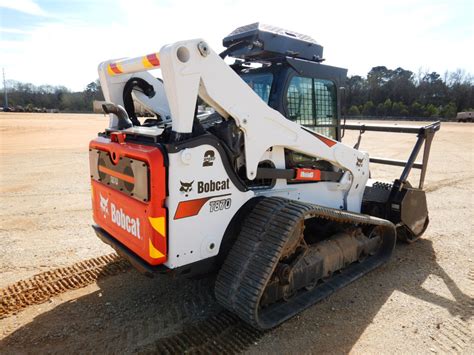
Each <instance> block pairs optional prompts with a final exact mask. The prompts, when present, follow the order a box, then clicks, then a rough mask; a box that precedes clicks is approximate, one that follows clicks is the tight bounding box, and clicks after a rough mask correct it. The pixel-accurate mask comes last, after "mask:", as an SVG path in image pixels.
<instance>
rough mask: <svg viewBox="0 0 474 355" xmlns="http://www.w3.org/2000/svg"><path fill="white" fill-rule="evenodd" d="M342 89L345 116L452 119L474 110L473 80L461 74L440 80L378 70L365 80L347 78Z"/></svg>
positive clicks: (422, 73) (421, 73)
mask: <svg viewBox="0 0 474 355" xmlns="http://www.w3.org/2000/svg"><path fill="white" fill-rule="evenodd" d="M345 88H346V89H345V98H344V100H343V101H344V107H343V109H344V112H345V113H346V114H347V115H348V116H376V117H387V116H391V117H444V118H452V117H455V116H456V113H457V112H461V111H472V110H473V108H474V78H473V76H472V75H470V74H466V73H465V72H464V71H463V70H457V71H455V72H446V73H444V75H443V76H441V75H440V74H438V73H436V72H426V71H421V70H420V71H419V72H418V73H416V74H415V73H413V72H411V71H409V70H405V69H403V68H397V69H395V70H392V69H388V68H387V67H384V66H378V67H373V68H372V69H371V70H370V71H369V73H368V74H367V77H366V78H364V77H361V76H359V75H354V76H351V77H349V78H348V79H347V82H346V86H345Z"/></svg>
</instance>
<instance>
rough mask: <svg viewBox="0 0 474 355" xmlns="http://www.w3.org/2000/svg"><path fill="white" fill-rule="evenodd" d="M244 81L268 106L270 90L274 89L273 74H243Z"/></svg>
mask: <svg viewBox="0 0 474 355" xmlns="http://www.w3.org/2000/svg"><path fill="white" fill-rule="evenodd" d="M241 77H242V79H244V81H245V82H246V83H247V84H248V85H249V86H250V87H251V88H252V89H253V91H255V93H256V94H257V95H258V96H260V98H261V99H262V100H263V101H265V102H266V103H267V104H268V99H269V98H270V90H271V88H272V82H273V74H271V73H249V74H243V75H242V76H241Z"/></svg>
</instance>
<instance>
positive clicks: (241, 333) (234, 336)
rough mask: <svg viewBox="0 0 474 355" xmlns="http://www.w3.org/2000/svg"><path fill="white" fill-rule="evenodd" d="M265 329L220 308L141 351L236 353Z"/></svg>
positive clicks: (151, 352)
mask: <svg viewBox="0 0 474 355" xmlns="http://www.w3.org/2000/svg"><path fill="white" fill-rule="evenodd" d="M263 334H264V332H262V331H259V330H256V329H254V328H252V327H251V326H250V325H248V324H246V323H244V322H243V321H242V320H240V319H239V318H238V317H237V316H236V315H234V314H232V313H230V312H228V311H221V312H220V313H218V314H217V315H215V316H212V317H210V318H208V319H206V320H205V321H203V322H200V323H198V324H195V325H192V326H186V327H185V328H184V329H183V331H182V332H180V333H179V334H176V335H173V336H170V337H167V338H163V339H159V340H158V341H156V342H155V343H154V344H150V345H149V346H147V347H146V348H142V349H139V350H138V352H139V353H141V354H213V353H215V354H238V353H241V352H243V351H244V350H246V349H247V348H248V347H249V346H250V345H253V344H254V343H255V342H256V341H258V340H259V339H260V338H261V337H262V336H263Z"/></svg>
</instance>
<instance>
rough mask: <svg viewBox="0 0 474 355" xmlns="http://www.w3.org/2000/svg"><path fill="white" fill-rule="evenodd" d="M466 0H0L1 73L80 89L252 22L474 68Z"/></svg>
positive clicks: (347, 52) (362, 54)
mask: <svg viewBox="0 0 474 355" xmlns="http://www.w3.org/2000/svg"><path fill="white" fill-rule="evenodd" d="M473 14H474V1H473V0H450V1H448V0H378V1H377V0H375V1H372V0H357V1H354V0H352V1H351V0H349V1H345V0H338V1H328V0H327V1H318V0H306V1H301V0H291V1H290V0H285V1H282V0H272V1H264V0H260V1H259V0H253V1H249V0H245V1H243V0H236V1H230V0H215V1H211V0H200V1H192V0H181V1H179V0H176V1H171V0H155V1H153V0H114V1H109V0H105V1H99V0H95V1H94V0H69V1H68V0H62V1H59V0H0V67H3V68H5V72H6V76H7V80H8V79H10V80H17V81H22V82H30V83H33V84H35V85H41V84H50V85H64V86H66V87H68V88H70V89H72V90H83V89H84V88H85V86H86V85H87V84H88V83H90V82H91V81H94V80H95V79H97V78H98V74H97V66H98V64H99V63H100V62H102V61H104V60H108V59H114V58H123V57H137V56H141V55H145V54H148V53H153V52H156V51H159V49H160V48H161V47H162V46H163V45H165V44H167V43H172V42H176V41H180V40H185V39H191V38H204V39H205V40H206V41H207V42H208V43H209V44H210V46H211V47H212V48H213V49H214V50H215V51H216V52H220V51H221V50H222V49H223V47H222V38H223V37H225V36H226V35H227V34H229V33H230V32H232V31H233V30H234V29H235V28H237V27H240V26H243V25H247V24H250V23H253V22H261V23H265V24H270V25H274V26H278V27H282V28H285V29H288V30H292V31H296V32H300V33H303V34H307V35H310V36H311V37H313V38H314V39H316V41H317V42H318V43H319V44H321V45H322V46H323V47H324V58H325V59H326V62H325V64H329V65H334V66H339V67H344V68H348V69H349V75H362V76H365V75H366V74H367V72H368V71H369V70H370V69H371V68H372V67H374V66H379V65H385V66H387V67H388V68H391V69H395V68H397V67H403V68H404V69H408V70H411V71H413V72H418V71H419V70H420V68H421V69H423V70H426V71H437V72H438V73H440V74H442V73H444V72H445V71H447V70H449V71H454V70H457V69H463V70H465V71H466V72H467V73H471V74H474V59H473V58H474V55H473V54H474V25H473V24H474V20H473Z"/></svg>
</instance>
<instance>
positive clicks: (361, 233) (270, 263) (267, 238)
mask: <svg viewBox="0 0 474 355" xmlns="http://www.w3.org/2000/svg"><path fill="white" fill-rule="evenodd" d="M395 242H396V232H395V226H394V225H393V224H392V223H391V222H389V221H386V220H383V219H379V218H375V217H371V216H366V215H362V214H358V213H352V212H346V211H340V210H336V209H332V208H326V207H322V206H317V205H311V204H306V203H301V202H297V201H292V200H287V199H284V198H278V197H270V198H265V199H263V200H262V201H261V202H259V203H258V204H257V205H256V206H255V207H254V209H253V210H252V211H251V212H250V213H249V214H248V216H247V217H246V219H245V221H244V223H243V226H242V229H241V231H240V234H239V236H238V237H237V240H236V242H235V244H234V246H233V247H232V249H231V251H230V253H229V255H228V257H227V259H226V261H225V262H224V265H223V266H222V268H221V270H220V272H219V275H218V277H217V280H216V289H215V293H216V298H217V300H218V301H219V303H220V304H221V305H222V306H224V307H225V308H227V309H228V310H230V311H232V312H234V313H236V314H237V315H238V316H239V317H240V318H242V319H243V320H244V321H246V322H248V323H249V324H251V325H252V326H254V327H255V328H258V329H269V328H272V327H274V326H276V325H278V324H280V323H282V322H283V321H285V320H287V319H289V318H291V317H293V316H294V315H296V314H297V313H299V312H301V311H302V310H304V309H305V308H308V307H309V306H311V305H313V304H314V303H316V302H318V301H320V300H322V299H323V298H325V297H327V296H328V295H330V294H331V293H333V292H334V291H336V290H338V289H339V288H342V287H344V286H346V285H347V284H349V283H351V282H352V281H354V280H356V279H358V278H359V277H361V276H362V275H364V274H366V273H367V272H369V271H371V270H373V269H375V268H376V267H378V266H380V265H382V264H383V263H385V262H386V261H387V260H388V259H389V258H390V256H391V254H392V251H393V248H394V246H395Z"/></svg>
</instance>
